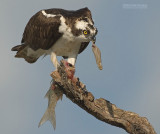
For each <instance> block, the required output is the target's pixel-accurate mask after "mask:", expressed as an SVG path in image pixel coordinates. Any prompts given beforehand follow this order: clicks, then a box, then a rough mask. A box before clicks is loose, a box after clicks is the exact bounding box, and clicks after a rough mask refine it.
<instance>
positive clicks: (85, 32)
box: [75, 17, 98, 42]
mask: <svg viewBox="0 0 160 134" xmlns="http://www.w3.org/2000/svg"><path fill="white" fill-rule="evenodd" d="M75 28H76V30H77V32H78V33H79V34H78V36H77V38H78V39H80V40H82V41H83V42H89V41H94V42H95V39H96V38H95V36H96V34H97V32H98V30H97V28H95V27H94V22H93V20H92V19H91V18H90V17H81V18H78V19H77V20H76V22H75Z"/></svg>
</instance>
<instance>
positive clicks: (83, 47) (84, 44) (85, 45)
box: [78, 42, 89, 54]
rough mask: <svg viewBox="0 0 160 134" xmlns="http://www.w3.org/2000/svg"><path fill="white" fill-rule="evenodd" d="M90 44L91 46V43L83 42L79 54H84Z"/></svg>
mask: <svg viewBox="0 0 160 134" xmlns="http://www.w3.org/2000/svg"><path fill="white" fill-rule="evenodd" d="M88 44H89V42H82V43H81V47H80V49H79V52H78V54H80V53H81V52H83V51H84V49H86V47H87V46H88Z"/></svg>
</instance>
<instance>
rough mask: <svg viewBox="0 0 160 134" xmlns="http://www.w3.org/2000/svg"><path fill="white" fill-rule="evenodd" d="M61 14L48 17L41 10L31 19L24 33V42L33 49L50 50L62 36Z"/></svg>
mask: <svg viewBox="0 0 160 134" xmlns="http://www.w3.org/2000/svg"><path fill="white" fill-rule="evenodd" d="M59 26H60V16H55V17H49V18H47V17H46V16H44V15H43V14H42V12H41V11H39V12H38V13H36V14H35V15H34V16H32V18H31V19H30V20H29V22H28V24H27V25H26V28H25V30H24V33H23V38H22V41H21V42H22V43H25V44H28V45H29V46H30V47H31V48H32V49H33V50H37V49H39V48H41V49H44V50H48V49H49V48H51V47H52V45H53V44H54V43H55V42H56V41H57V40H58V39H59V38H60V37H61V36H62V33H59V32H58V30H59Z"/></svg>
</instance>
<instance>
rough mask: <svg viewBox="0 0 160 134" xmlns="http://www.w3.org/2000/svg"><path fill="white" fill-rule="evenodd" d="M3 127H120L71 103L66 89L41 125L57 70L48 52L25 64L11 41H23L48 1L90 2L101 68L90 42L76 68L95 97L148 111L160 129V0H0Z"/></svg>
mask: <svg viewBox="0 0 160 134" xmlns="http://www.w3.org/2000/svg"><path fill="white" fill-rule="evenodd" d="M0 3H1V4H0V29H1V30H0V44H1V45H0V53H1V56H0V61H1V70H0V107H1V109H0V119H1V121H0V133H2V134H11V133H16V134H28V133H30V134H36V133H37V134H44V133H47V134H52V133H54V134H64V133H67V134H74V133H76V134H82V133H83V134H104V133H107V134H125V133H126V132H125V131H124V130H122V129H120V128H116V127H112V126H111V125H108V124H105V123H103V122H101V121H99V120H97V119H96V118H94V117H93V116H91V115H89V114H88V113H86V112H85V111H84V110H82V109H81V108H79V107H78V106H77V105H75V104H73V103H72V102H71V101H70V100H68V99H67V98H66V97H65V96H64V97H63V100H62V101H60V102H58V105H57V107H56V119H57V127H56V131H54V130H53V128H52V126H51V124H50V123H49V122H47V123H45V124H44V125H43V126H42V127H40V128H38V123H39V121H40V119H41V117H42V115H43V113H44V112H45V110H46V107H47V99H44V98H43V97H44V95H45V93H46V92H47V90H48V88H49V84H50V80H51V77H50V73H51V71H53V70H54V68H53V66H52V63H51V62H50V57H49V56H47V57H46V58H44V59H41V58H40V59H39V60H38V62H37V63H35V64H28V63H26V62H25V61H24V60H23V59H15V58H14V54H15V53H14V52H11V51H10V49H11V48H12V47H13V46H15V45H18V44H20V41H21V38H22V34H23V31H24V27H25V25H26V23H27V22H28V20H29V18H30V17H31V16H32V15H33V14H35V13H36V12H37V11H39V10H41V9H46V8H54V7H55V8H64V9H79V8H82V7H86V6H87V7H89V9H90V10H91V11H92V16H93V19H94V21H95V25H96V27H97V28H98V30H99V33H98V35H97V42H96V44H97V46H98V47H99V48H100V49H101V52H102V61H103V70H102V71H99V70H98V68H97V66H96V63H95V59H94V55H93V53H92V50H91V45H90V46H88V48H87V49H86V51H84V52H83V53H82V54H81V55H79V56H78V60H77V63H76V76H78V77H80V80H81V81H83V82H84V83H85V84H86V85H87V89H88V90H89V91H91V92H92V93H93V94H94V95H95V97H96V98H99V97H103V98H106V99H107V100H109V101H111V102H112V103H114V104H116V105H117V106H118V107H120V108H123V109H124V110H128V111H133V112H136V113H138V114H140V115H141V116H145V117H147V118H148V119H149V121H150V123H151V124H152V125H153V126H154V128H155V130H156V132H157V133H160V114H159V113H160V97H159V96H160V45H159V44H160V8H159V5H160V1H159V0H153V1H152V0H132V1H130V0H114V1H113V0H99V1H97V0H81V1H80V0H65V1H64V0H45V1H44V0H43V1H42V0H39V1H38V0H37V1H36V0H35V1H33V0H27V1H26V0H14V1H11V0H0Z"/></svg>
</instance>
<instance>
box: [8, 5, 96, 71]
mask: <svg viewBox="0 0 160 134" xmlns="http://www.w3.org/2000/svg"><path fill="white" fill-rule="evenodd" d="M97 32H98V30H97V28H95V27H94V22H93V20H92V15H91V11H90V10H89V9H88V8H87V7H86V8H82V9H79V10H76V11H69V10H64V9H56V8H53V9H46V10H41V11H39V12H37V13H36V14H35V15H33V16H32V17H31V19H30V20H29V22H28V24H27V25H26V27H25V30H24V33H23V37H22V41H21V45H18V46H15V47H13V48H12V49H11V50H12V51H17V53H16V55H15V57H16V58H24V59H25V60H26V61H27V62H28V63H34V62H36V61H37V59H38V58H39V57H40V56H42V55H51V61H52V62H53V64H54V66H55V67H56V69H57V67H58V65H59V63H58V60H57V56H63V57H64V58H68V60H67V61H68V63H70V64H72V65H73V66H74V65H75V62H76V59H77V55H78V54H80V53H81V52H82V51H83V50H84V49H85V48H86V47H87V46H88V44H89V42H90V41H93V42H95V36H96V34H97Z"/></svg>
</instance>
